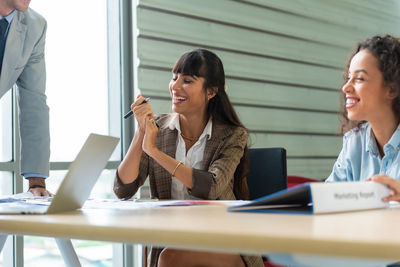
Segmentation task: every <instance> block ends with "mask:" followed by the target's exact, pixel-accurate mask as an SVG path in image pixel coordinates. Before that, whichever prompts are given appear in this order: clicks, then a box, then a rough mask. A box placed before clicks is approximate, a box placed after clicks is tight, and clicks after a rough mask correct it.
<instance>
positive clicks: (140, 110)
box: [124, 95, 158, 131]
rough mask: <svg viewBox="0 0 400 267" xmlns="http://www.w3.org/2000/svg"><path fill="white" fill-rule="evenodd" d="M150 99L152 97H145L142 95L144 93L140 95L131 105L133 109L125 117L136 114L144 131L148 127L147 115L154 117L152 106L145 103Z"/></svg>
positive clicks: (140, 127)
mask: <svg viewBox="0 0 400 267" xmlns="http://www.w3.org/2000/svg"><path fill="white" fill-rule="evenodd" d="M149 101H150V97H148V98H146V99H145V98H144V97H142V95H138V97H137V100H136V101H135V102H134V103H133V104H132V105H131V110H130V111H129V112H128V113H126V114H125V116H124V118H125V119H127V118H129V117H130V116H132V114H135V118H136V120H137V122H138V124H139V129H141V130H142V131H144V129H145V128H146V122H145V119H146V117H147V118H148V117H149V116H150V117H154V113H153V110H152V109H151V106H150V105H144V104H145V103H148V102H149ZM156 125H157V123H156ZM157 127H158V125H157Z"/></svg>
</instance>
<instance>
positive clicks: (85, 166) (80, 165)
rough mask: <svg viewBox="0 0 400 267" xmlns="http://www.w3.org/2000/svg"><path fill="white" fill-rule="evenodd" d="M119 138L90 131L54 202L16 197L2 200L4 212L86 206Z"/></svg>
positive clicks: (0, 205) (44, 211)
mask: <svg viewBox="0 0 400 267" xmlns="http://www.w3.org/2000/svg"><path fill="white" fill-rule="evenodd" d="M118 142H119V138H116V137H111V136H104V135H98V134H90V135H89V137H88V138H87V140H86V142H85V144H84V145H83V147H82V148H81V150H80V152H79V154H78V156H77V157H76V159H75V160H74V161H73V162H72V163H71V165H70V167H69V169H68V172H67V174H66V175H65V178H64V180H63V181H62V183H61V185H60V187H59V188H58V190H57V194H56V195H55V196H54V197H53V199H52V201H51V203H50V205H48V204H40V202H39V203H33V202H30V201H25V200H24V199H15V200H16V201H9V202H7V201H6V203H0V214H52V213H58V212H64V211H72V210H75V209H79V208H82V206H83V204H84V203H85V201H86V200H87V199H88V197H89V195H90V192H91V191H92V188H93V186H94V185H95V183H96V181H97V179H98V177H99V175H100V173H101V171H102V170H103V169H104V167H105V166H106V164H107V161H108V159H109V158H110V156H111V154H112V152H113V151H114V149H115V147H116V146H117V144H118Z"/></svg>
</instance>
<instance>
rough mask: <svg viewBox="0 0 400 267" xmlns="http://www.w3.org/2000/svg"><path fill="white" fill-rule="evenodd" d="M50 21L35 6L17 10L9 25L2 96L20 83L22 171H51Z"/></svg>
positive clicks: (1, 77)
mask: <svg viewBox="0 0 400 267" xmlns="http://www.w3.org/2000/svg"><path fill="white" fill-rule="evenodd" d="M46 27H47V26H46V21H45V19H44V18H43V17H42V16H40V15H39V14H38V13H36V12H35V11H33V10H32V9H28V10H27V11H26V12H20V11H16V13H15V15H14V18H13V20H12V22H11V25H10V27H9V31H8V36H7V41H6V46H5V50H4V57H3V67H2V70H1V74H0V97H1V96H3V95H4V94H5V93H6V92H7V91H8V90H9V89H10V88H11V87H13V85H14V84H16V85H17V86H18V90H17V97H18V108H19V127H20V138H21V173H28V172H30V173H40V174H43V175H47V176H48V175H49V158H50V133H49V108H48V106H47V104H46V95H45V88H46V69H45V60H44V47H45V38H46Z"/></svg>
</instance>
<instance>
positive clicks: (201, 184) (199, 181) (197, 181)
mask: <svg viewBox="0 0 400 267" xmlns="http://www.w3.org/2000/svg"><path fill="white" fill-rule="evenodd" d="M212 182H213V175H212V173H209V172H208V171H202V170H198V169H195V168H193V187H192V189H189V190H188V191H189V193H190V194H191V195H193V196H195V197H198V198H202V199H208V194H209V193H210V190H211V185H212Z"/></svg>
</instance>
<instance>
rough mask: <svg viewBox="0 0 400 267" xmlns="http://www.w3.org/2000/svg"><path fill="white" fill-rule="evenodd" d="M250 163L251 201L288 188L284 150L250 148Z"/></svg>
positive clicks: (249, 184) (279, 148) (248, 180)
mask: <svg viewBox="0 0 400 267" xmlns="http://www.w3.org/2000/svg"><path fill="white" fill-rule="evenodd" d="M249 161H250V170H249V173H248V175H247V185H248V187H249V197H250V200H252V199H256V198H259V197H263V196H266V195H269V194H272V193H275V192H278V191H280V190H283V189H286V188H287V178H286V150H285V149H284V148H281V147H272V148H250V149H249Z"/></svg>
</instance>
